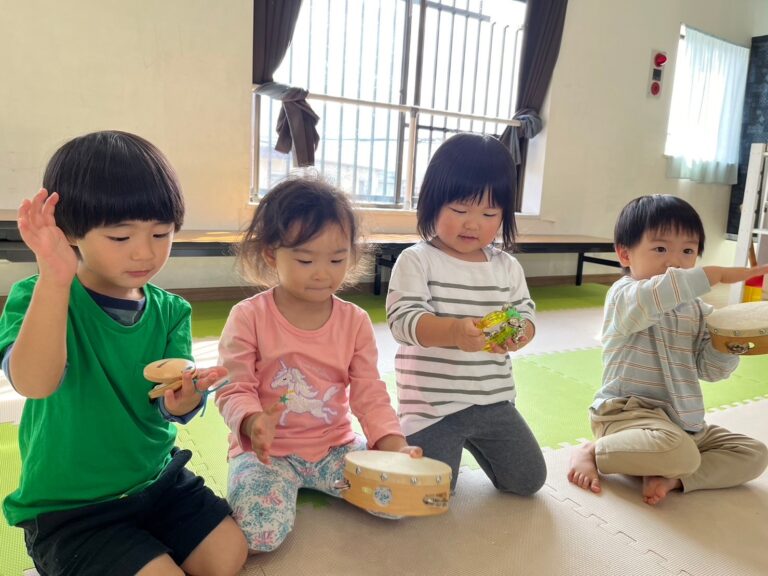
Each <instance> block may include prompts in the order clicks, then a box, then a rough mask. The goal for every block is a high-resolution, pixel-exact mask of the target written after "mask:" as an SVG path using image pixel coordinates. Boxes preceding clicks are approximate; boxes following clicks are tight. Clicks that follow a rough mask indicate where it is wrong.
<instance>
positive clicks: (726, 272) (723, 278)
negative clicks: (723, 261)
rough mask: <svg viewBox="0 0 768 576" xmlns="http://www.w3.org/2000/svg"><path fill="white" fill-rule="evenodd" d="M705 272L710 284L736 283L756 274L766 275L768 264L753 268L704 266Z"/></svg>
mask: <svg viewBox="0 0 768 576" xmlns="http://www.w3.org/2000/svg"><path fill="white" fill-rule="evenodd" d="M704 272H705V273H706V275H707V279H709V285H710V286H714V285H715V284H735V283H736V282H744V281H745V280H749V279H750V278H754V277H755V276H765V275H766V274H768V264H764V265H762V266H754V267H752V268H742V267H740V266H734V267H724V266H704Z"/></svg>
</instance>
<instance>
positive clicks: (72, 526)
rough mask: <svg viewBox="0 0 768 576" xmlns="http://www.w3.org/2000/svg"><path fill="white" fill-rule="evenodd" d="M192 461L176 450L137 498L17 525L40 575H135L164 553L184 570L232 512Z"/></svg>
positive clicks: (77, 509) (106, 503)
mask: <svg viewBox="0 0 768 576" xmlns="http://www.w3.org/2000/svg"><path fill="white" fill-rule="evenodd" d="M191 457H192V453H191V452H190V451H189V450H178V451H175V453H174V454H173V459H172V460H171V462H170V463H169V464H168V466H167V467H166V469H165V470H164V471H163V472H162V474H161V475H160V477H159V478H158V479H157V481H155V482H154V483H152V484H151V485H150V486H149V487H148V488H147V489H145V490H144V491H142V492H139V493H137V494H133V495H131V496H126V497H125V498H119V499H117V500H110V501H107V502H100V503H98V504H91V505H88V506H83V507H82V508H75V509H72V510H62V511H56V512H48V513H46V514H41V515H40V516H38V517H37V518H35V519H34V520H29V521H26V522H22V523H21V524H19V526H20V527H21V528H23V529H24V540H25V542H26V545H27V552H28V553H29V555H30V556H31V557H32V560H33V561H34V563H35V568H37V571H38V572H39V573H40V576H58V575H60V574H61V575H68V574H73V575H74V574H77V575H78V576H80V575H84V576H85V575H90V574H93V575H98V576H104V575H105V574H110V575H113V574H114V575H115V576H119V575H122V574H126V575H128V574H130V575H133V574H136V572H138V571H139V570H141V568H142V567H144V566H146V565H147V564H148V563H149V562H150V561H152V560H154V559H155V558H157V557H158V556H161V555H163V554H168V555H169V556H170V557H171V558H173V560H174V561H175V562H176V564H178V565H181V563H182V562H184V560H186V559H187V557H188V556H189V554H190V553H191V552H192V551H193V550H194V549H195V548H196V547H197V546H198V545H199V544H200V543H201V542H202V541H203V540H204V539H205V537H206V536H208V534H210V533H211V532H212V531H213V530H214V528H216V527H217V526H218V525H219V524H220V523H221V522H222V521H223V520H224V519H225V518H226V517H227V516H229V515H230V514H231V513H232V510H231V509H230V507H229V504H227V502H226V500H224V499H223V498H220V497H218V496H216V494H214V493H213V492H212V491H211V489H210V488H208V487H207V486H205V484H204V481H203V479H202V478H201V477H200V476H195V475H194V474H193V473H192V472H190V471H189V470H187V469H186V468H184V465H185V464H186V463H187V462H189V459H190V458H191Z"/></svg>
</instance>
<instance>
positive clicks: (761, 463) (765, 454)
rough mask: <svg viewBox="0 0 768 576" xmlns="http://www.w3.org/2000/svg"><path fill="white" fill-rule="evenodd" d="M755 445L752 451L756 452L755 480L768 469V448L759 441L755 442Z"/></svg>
mask: <svg viewBox="0 0 768 576" xmlns="http://www.w3.org/2000/svg"><path fill="white" fill-rule="evenodd" d="M753 441H754V445H753V446H752V450H753V451H754V463H755V466H754V469H755V478H757V477H758V476H760V475H761V474H762V473H763V472H765V469H766V468H768V446H766V445H765V444H763V443H762V442H760V441H759V440H753Z"/></svg>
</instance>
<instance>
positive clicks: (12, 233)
mask: <svg viewBox="0 0 768 576" xmlns="http://www.w3.org/2000/svg"><path fill="white" fill-rule="evenodd" d="M15 217H16V213H15V211H11V210H0V259H5V260H10V261H11V262H34V260H35V258H34V255H33V254H32V252H31V251H30V250H29V249H28V248H27V247H26V246H25V245H24V242H22V240H21V236H19V231H18V229H17V228H16V220H15ZM419 240H420V238H419V236H418V235H417V234H370V235H368V236H367V237H366V241H367V242H368V243H369V244H372V245H373V246H374V247H375V250H376V253H375V257H374V258H375V259H374V278H373V292H374V294H380V293H381V271H382V269H383V268H389V269H391V268H392V266H394V264H395V260H397V257H398V256H399V255H400V253H401V252H402V251H403V250H405V249H406V248H408V246H412V245H413V244H415V243H416V242H418V241H419ZM239 241H240V232H237V231H217V230H181V231H180V232H178V233H177V234H176V235H175V237H174V239H173V247H172V248H171V256H193V257H197V256H231V255H232V254H233V248H234V246H235V245H237V243H238V242H239ZM515 252H517V253H521V254H578V259H577V261H576V285H577V286H580V285H581V283H582V280H583V273H584V263H585V262H591V263H593V264H602V265H604V266H613V267H620V264H619V263H618V262H617V261H615V260H609V259H607V258H599V257H595V256H589V255H588V254H590V253H604V252H613V242H612V241H611V240H609V239H607V238H597V237H594V236H575V235H560V234H535V235H526V234H523V235H520V236H518V237H517V246H516V250H515Z"/></svg>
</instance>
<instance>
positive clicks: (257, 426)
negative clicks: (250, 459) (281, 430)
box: [242, 402, 285, 464]
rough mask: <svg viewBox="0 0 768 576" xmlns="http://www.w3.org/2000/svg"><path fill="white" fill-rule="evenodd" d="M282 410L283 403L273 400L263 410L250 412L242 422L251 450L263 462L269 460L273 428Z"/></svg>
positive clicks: (273, 433)
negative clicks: (270, 404) (272, 402)
mask: <svg viewBox="0 0 768 576" xmlns="http://www.w3.org/2000/svg"><path fill="white" fill-rule="evenodd" d="M284 410H285V404H283V403H282V402H275V403H274V404H273V405H272V406H270V407H269V408H267V409H266V410H264V411H263V412H257V413H256V414H252V415H251V416H249V417H248V418H246V419H245V421H244V422H243V425H242V429H243V431H244V432H246V434H247V435H248V437H249V438H250V439H251V450H253V451H254V453H255V454H256V457H257V458H258V459H259V461H260V462H262V463H264V464H269V463H270V462H271V459H270V457H269V453H270V449H271V448H272V441H273V440H274V439H275V428H277V422H278V421H279V420H280V415H281V414H282V413H283V411H284Z"/></svg>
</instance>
